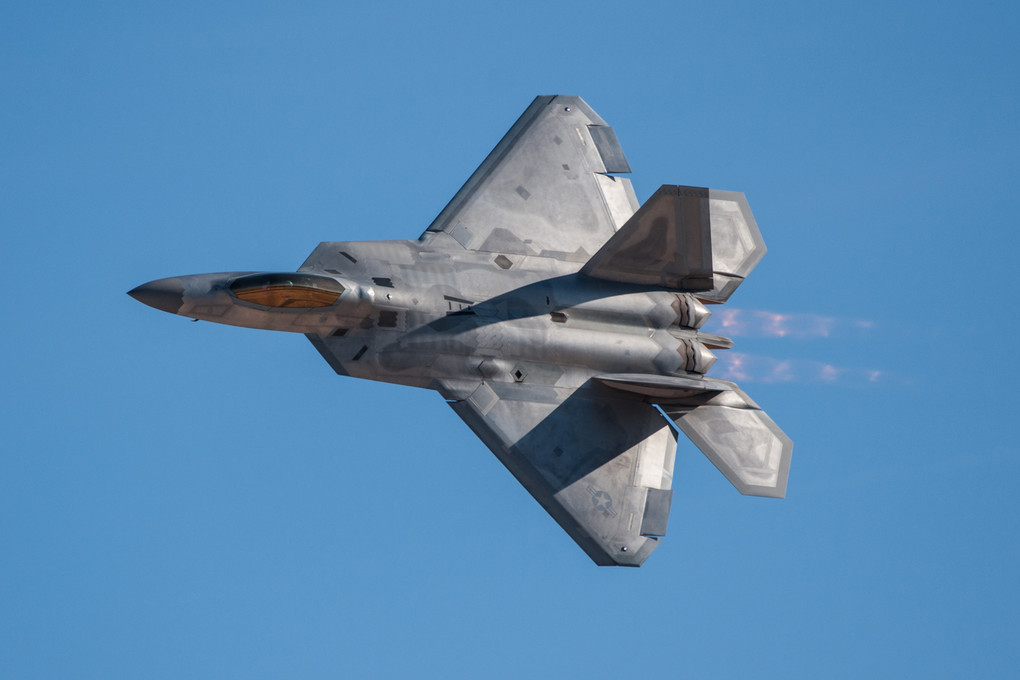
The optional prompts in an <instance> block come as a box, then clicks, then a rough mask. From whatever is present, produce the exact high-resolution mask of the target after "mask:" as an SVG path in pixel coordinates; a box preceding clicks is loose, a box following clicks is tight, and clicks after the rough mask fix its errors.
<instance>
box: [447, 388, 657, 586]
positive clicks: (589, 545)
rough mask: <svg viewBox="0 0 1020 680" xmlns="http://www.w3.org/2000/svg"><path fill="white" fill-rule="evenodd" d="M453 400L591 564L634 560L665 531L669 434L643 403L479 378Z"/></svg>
mask: <svg viewBox="0 0 1020 680" xmlns="http://www.w3.org/2000/svg"><path fill="white" fill-rule="evenodd" d="M450 406H452V407H453V410H454V411H455V412H456V413H457V415H459V416H460V417H461V418H463V419H464V421H465V422H466V423H467V424H468V425H469V426H470V427H471V429H472V430H474V432H475V434H477V435H478V436H479V438H481V440H482V441H483V442H485V444H486V446H488V447H489V449H491V450H492V452H493V453H494V454H496V457H497V458H499V460H500V461H501V462H502V463H503V464H504V465H505V466H506V467H507V469H509V470H510V472H511V473H513V475H514V477H516V478H517V480H518V481H519V482H520V483H521V484H522V485H524V488H525V489H527V490H528V492H529V493H530V494H531V495H532V496H533V497H534V498H535V500H537V501H538V502H539V503H540V504H541V505H542V507H543V508H545V510H546V512H548V513H549V514H550V515H551V516H552V517H553V519H555V520H556V522H557V523H559V525H560V526H561V527H562V528H563V529H564V530H565V531H566V532H567V533H568V534H569V535H570V537H571V538H573V539H574V541H575V542H576V543H577V544H578V545H579V546H580V547H581V548H582V549H583V550H584V551H585V552H586V553H587V554H588V556H589V557H591V558H592V560H594V561H595V563H596V564H599V565H604V566H611V565H619V566H640V565H641V563H642V562H644V561H645V559H646V558H647V557H648V555H649V554H651V552H652V551H653V550H654V549H655V548H656V546H657V545H658V544H659V540H658V538H659V537H660V536H663V535H664V534H665V533H666V525H667V521H668V519H669V510H670V502H671V499H672V490H671V485H672V479H673V459H674V456H675V453H676V433H675V432H674V431H673V429H672V428H671V427H670V426H669V423H668V422H667V421H666V420H665V419H663V417H662V416H661V414H659V413H657V412H656V410H655V409H654V408H652V407H651V406H650V405H648V404H644V403H641V402H640V401H638V400H636V399H630V398H628V397H626V396H624V395H622V394H619V393H615V392H613V391H612V390H608V389H605V388H604V387H602V386H599V385H592V386H587V387H581V388H578V389H572V388H559V387H552V386H545V385H529V384H517V383H503V382H492V383H489V382H481V383H479V385H478V387H477V389H475V391H474V393H472V394H471V395H470V396H468V397H467V398H466V399H461V400H455V401H452V402H451V403H450Z"/></svg>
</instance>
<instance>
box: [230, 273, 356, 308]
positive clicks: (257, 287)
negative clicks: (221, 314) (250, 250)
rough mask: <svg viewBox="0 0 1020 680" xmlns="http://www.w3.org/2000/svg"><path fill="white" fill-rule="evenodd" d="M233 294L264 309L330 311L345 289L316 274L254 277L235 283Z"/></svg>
mask: <svg viewBox="0 0 1020 680" xmlns="http://www.w3.org/2000/svg"><path fill="white" fill-rule="evenodd" d="M230 292H232V293H233V294H234V295H236V296H237V297H238V298H240V299H241V300H244V301H245V302H251V303H253V304H256V305H261V306H263V307H288V308H306V307H329V306H330V305H332V304H333V303H334V302H336V301H337V300H338V299H339V298H340V294H341V293H343V292H344V287H343V286H341V285H340V284H339V283H338V282H337V281H336V280H335V279H331V278H329V277H328V276H316V275H314V274H298V273H286V274H250V275H248V276H241V277H239V278H236V279H234V281H233V282H232V283H231V284H230Z"/></svg>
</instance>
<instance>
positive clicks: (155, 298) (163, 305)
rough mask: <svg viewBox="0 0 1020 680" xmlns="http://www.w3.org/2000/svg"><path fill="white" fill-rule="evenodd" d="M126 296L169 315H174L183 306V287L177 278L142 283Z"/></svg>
mask: <svg viewBox="0 0 1020 680" xmlns="http://www.w3.org/2000/svg"><path fill="white" fill-rule="evenodd" d="M128 295H130V296H131V297H133V298H134V299H136V300H138V301H139V302H144V303H145V304H147V305H149V306H150V307H155V308H156V309H160V310H162V311H164V312H170V313H171V314H176V313H177V310H179V309H180V308H181V305H182V304H184V286H183V285H182V284H181V280H180V279H179V278H177V277H172V278H169V279H158V280H156V281H150V282H148V283H143V284H142V285H140V286H138V287H137V288H135V289H134V290H129V291H128Z"/></svg>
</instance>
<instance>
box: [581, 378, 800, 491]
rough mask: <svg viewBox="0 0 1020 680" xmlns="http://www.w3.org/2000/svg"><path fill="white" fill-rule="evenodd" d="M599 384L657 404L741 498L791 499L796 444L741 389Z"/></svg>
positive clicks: (702, 381) (721, 384)
mask: <svg viewBox="0 0 1020 680" xmlns="http://www.w3.org/2000/svg"><path fill="white" fill-rule="evenodd" d="M594 380H596V381H598V382H600V383H602V384H603V385H606V386H607V387H612V388H613V389H615V390H619V391H622V392H629V393H631V394H633V395H636V396H640V397H644V401H646V402H650V403H653V404H658V405H659V407H660V408H661V409H662V410H663V412H664V413H665V414H666V415H667V416H669V418H670V419H671V420H672V421H673V422H674V423H676V426H677V427H678V428H679V429H680V430H681V431H682V432H683V433H684V434H686V435H687V436H688V437H689V438H690V440H691V441H692V442H694V445H695V446H697V447H698V448H699V449H701V452H702V453H704V454H705V455H706V456H707V457H708V459H709V460H710V461H712V464H713V465H715V466H716V467H717V468H719V471H720V472H722V473H723V475H725V476H726V479H728V480H730V482H731V483H732V484H733V486H735V487H737V490H738V491H740V493H742V494H746V495H749V496H770V497H772V498H783V497H784V496H786V480H787V477H788V476H789V473H790V458H791V456H792V454H793V442H792V441H791V440H790V438H789V437H787V436H786V434H785V433H784V432H783V431H782V430H780V429H779V426H778V425H776V424H775V423H774V422H773V421H772V419H771V418H769V417H768V415H767V414H766V413H765V412H764V411H762V410H761V408H760V407H759V406H758V405H757V404H756V403H754V401H752V400H751V398H750V397H748V396H747V395H746V394H745V393H744V391H743V390H741V389H740V388H739V387H737V386H736V384H734V383H732V382H729V381H728V380H714V379H710V378H685V377H680V376H660V375H640V374H606V375H598V376H595V378H594Z"/></svg>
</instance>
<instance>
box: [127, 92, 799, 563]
mask: <svg viewBox="0 0 1020 680" xmlns="http://www.w3.org/2000/svg"><path fill="white" fill-rule="evenodd" d="M628 172H630V166H629V164H628V162H627V159H626V157H625V156H624V153H623V150H622V149H621V148H620V144H619V142H618V141H617V137H616V134H615V133H614V131H613V129H612V128H611V127H609V126H608V125H607V124H606V123H605V121H603V120H602V119H601V118H600V117H599V116H598V114H596V113H595V111H593V110H592V109H591V107H589V106H588V105H587V104H586V103H585V102H584V101H583V100H582V99H581V98H579V97H570V96H542V97H538V98H537V99H535V101H534V102H533V103H532V104H531V106H529V107H528V109H527V110H526V111H525V112H524V114H523V115H522V116H521V117H520V119H519V120H518V121H517V122H516V123H515V124H514V126H513V127H512V128H510V131H509V132H508V133H507V134H506V136H505V137H503V139H502V141H500V143H499V144H498V145H497V146H496V148H495V149H494V150H493V151H492V153H490V154H489V156H488V157H487V158H486V159H485V161H484V162H483V163H482V164H481V166H479V168H478V169H477V170H476V171H475V173H474V174H473V175H471V177H470V179H468V181H467V183H466V184H465V185H464V186H463V187H462V188H461V189H460V191H459V192H457V194H456V195H455V196H454V197H453V200H451V201H450V203H449V205H447V206H446V208H445V209H444V210H443V211H442V212H441V213H440V214H439V216H438V217H436V219H435V221H434V222H432V224H431V225H430V226H429V227H428V228H427V229H426V230H425V232H424V233H423V234H422V235H421V237H419V238H418V239H417V240H414V241H412V240H407V241H350V242H348V241H341V242H324V243H321V244H319V246H318V247H317V248H316V249H315V250H314V251H313V252H312V254H311V255H309V256H308V259H307V260H305V262H304V264H302V265H301V266H300V267H299V268H298V270H297V271H296V272H285V273H280V272H230V273H219V274H200V275H196V276H178V277H173V278H166V279H160V280H157V281H152V282H150V283H146V284H144V285H142V286H139V287H138V288H135V289H134V290H132V291H130V293H129V294H130V295H131V296H133V297H134V298H136V299H138V300H140V301H141V302H144V303H145V304H147V305H150V306H152V307H155V308H157V309H161V310H163V311H167V312H171V313H173V314H179V315H181V316H186V317H191V318H193V319H202V320H205V321H215V322H217V323H224V324H231V325H235V326H245V327H249V328H264V329H269V330H276V331H291V332H295V333H303V334H304V335H305V336H306V337H307V338H308V339H309V340H310V341H311V343H312V345H313V346H314V347H315V349H316V350H318V351H319V353H320V354H321V355H322V357H323V358H324V359H325V360H326V362H327V363H328V364H329V365H330V366H331V367H332V368H333V370H334V371H336V372H337V373H339V374H340V375H344V376H352V377H356V378H367V379H369V380H380V381H384V382H391V383H398V384H401V385H412V386H415V387H423V388H427V389H432V390H436V391H437V392H439V393H440V394H441V395H442V396H443V398H444V399H445V400H446V402H447V403H448V404H449V405H450V407H452V408H453V410H454V412H455V413H456V414H457V415H458V416H460V417H461V418H462V419H463V420H464V422H466V423H467V424H468V426H469V427H470V428H471V429H472V430H473V431H474V432H475V434H476V435H478V437H479V438H480V439H481V440H482V441H483V442H484V443H485V445H486V446H488V447H489V449H491V450H492V452H493V453H495V454H496V457H497V458H499V460H500V461H501V462H502V463H503V464H504V465H505V466H506V467H507V469H509V470H510V472H511V473H512V474H513V475H514V477H516V478H517V480H518V481H520V483H521V484H523V485H524V487H525V488H526V489H527V490H528V491H529V492H530V493H531V495H532V496H534V497H535V499H536V500H537V501H538V502H539V503H540V504H541V505H542V507H543V508H545V510H546V511H547V512H548V513H549V514H550V515H551V516H552V517H553V519H555V520H556V521H557V522H558V523H559V525H560V526H561V527H563V529H564V530H565V531H566V532H567V533H568V534H569V535H570V537H571V538H572V539H574V541H576V542H577V544H578V545H579V546H580V547H581V548H582V549H583V550H584V551H585V552H586V553H587V554H588V556H589V557H591V559H592V560H594V561H595V563H596V564H599V565H626V566H640V565H641V564H642V563H643V562H644V561H645V559H646V558H647V557H648V555H649V554H651V552H652V551H653V550H654V549H655V547H656V546H657V545H658V544H659V541H660V540H661V538H662V537H663V536H664V535H665V533H666V526H667V521H668V519H669V510H670V504H671V501H672V493H673V492H672V482H673V463H674V456H675V453H676V443H677V434H676V431H675V430H674V426H675V428H676V429H678V430H679V431H681V432H683V433H684V434H686V435H687V436H688V437H689V438H690V439H691V440H692V441H693V442H694V444H695V445H696V446H697V447H698V448H699V449H701V451H702V452H703V453H704V454H705V455H706V456H708V458H709V459H710V460H711V461H712V463H714V464H715V465H716V467H717V468H718V469H719V470H720V471H721V472H722V473H723V474H724V475H725V476H726V478H727V479H729V480H730V482H732V483H733V485H734V486H735V487H736V488H737V489H738V490H739V491H740V492H741V493H744V494H750V495H757V496H772V497H783V496H785V493H786V481H787V475H788V473H789V468H790V456H791V452H792V450H793V443H792V442H791V440H790V439H789V437H787V436H786V435H785V434H784V433H783V432H782V431H781V430H780V429H779V428H778V427H777V426H776V424H775V423H774V422H773V421H772V420H771V419H770V418H769V417H768V416H767V415H766V414H765V413H764V412H763V411H762V410H761V409H760V408H759V407H758V405H757V404H755V403H754V401H752V400H751V399H750V397H748V396H747V395H746V394H745V393H744V392H743V390H741V389H740V388H739V387H737V385H735V384H734V383H732V382H728V381H725V380H718V379H713V378H710V377H706V375H705V373H706V372H707V371H708V370H709V368H710V367H711V366H712V364H713V362H715V360H716V356H715V354H713V351H712V350H719V349H728V348H730V347H731V346H732V344H733V343H732V341H731V340H729V339H728V338H725V337H722V336H719V335H713V334H710V333H705V332H702V331H701V330H699V329H700V328H701V327H702V325H703V324H704V323H705V320H706V319H708V317H709V316H710V312H709V310H708V307H707V305H711V304H721V303H724V302H726V300H727V299H729V297H730V295H731V294H732V293H733V292H734V291H735V290H736V289H737V286H739V285H740V283H741V282H742V281H743V280H744V278H745V277H747V275H748V274H749V273H750V272H751V270H752V269H753V268H754V266H755V265H756V264H757V263H758V261H759V260H760V259H761V258H762V256H763V255H764V254H765V244H764V242H763V241H762V238H761V234H760V233H759V231H758V227H757V225H756V224H755V221H754V218H753V217H752V215H751V211H750V209H749V208H748V205H747V201H746V200H745V199H744V195H743V194H742V193H736V192H730V191H717V190H714V189H706V188H700V187H689V186H672V185H666V186H663V187H661V188H660V189H659V190H658V191H656V192H655V193H654V194H653V195H652V196H651V198H649V199H648V200H647V201H646V202H645V203H644V204H643V205H640V204H639V203H638V201H637V198H636V196H635V194H634V190H633V188H632V186H631V183H630V181H629V180H628V179H626V178H624V177H620V176H619V173H628Z"/></svg>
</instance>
